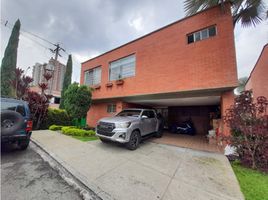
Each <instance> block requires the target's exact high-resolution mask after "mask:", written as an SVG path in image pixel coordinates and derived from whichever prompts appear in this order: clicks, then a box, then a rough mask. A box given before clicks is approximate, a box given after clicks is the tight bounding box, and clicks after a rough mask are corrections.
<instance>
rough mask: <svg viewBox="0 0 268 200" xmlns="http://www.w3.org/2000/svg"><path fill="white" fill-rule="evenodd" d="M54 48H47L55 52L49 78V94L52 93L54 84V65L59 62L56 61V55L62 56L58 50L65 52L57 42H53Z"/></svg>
mask: <svg viewBox="0 0 268 200" xmlns="http://www.w3.org/2000/svg"><path fill="white" fill-rule="evenodd" d="M53 45H54V46H55V47H56V48H55V49H49V50H50V51H51V52H52V53H55V59H54V68H53V69H52V70H51V74H52V78H51V87H50V94H52V89H53V84H54V75H55V74H54V71H55V67H56V65H57V67H58V65H59V63H58V56H60V57H62V56H61V55H60V51H64V52H66V51H65V49H63V48H62V47H61V46H60V44H59V43H57V44H53Z"/></svg>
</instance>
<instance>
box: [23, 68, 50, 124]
mask: <svg viewBox="0 0 268 200" xmlns="http://www.w3.org/2000/svg"><path fill="white" fill-rule="evenodd" d="M43 77H44V79H45V82H43V83H39V84H38V87H39V89H40V90H41V93H38V92H34V91H27V95H26V96H25V98H24V100H25V101H28V104H29V108H30V111H31V115H32V118H33V126H34V129H40V126H41V124H42V122H43V121H44V120H45V119H46V117H47V112H48V106H49V102H50V99H51V98H52V95H49V94H46V93H45V91H46V90H47V89H48V81H49V80H50V79H51V78H52V74H51V73H49V72H45V73H44V74H43Z"/></svg>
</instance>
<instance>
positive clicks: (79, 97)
mask: <svg viewBox="0 0 268 200" xmlns="http://www.w3.org/2000/svg"><path fill="white" fill-rule="evenodd" d="M64 98H65V99H64V108H65V110H66V111H67V113H68V114H69V115H70V116H71V117H72V118H78V119H81V118H84V117H86V116H87V112H88V110H89V108H90V105H91V89H90V88H89V87H87V86H86V85H81V86H79V85H78V83H73V84H71V85H69V87H68V89H67V90H66V91H65V93H64Z"/></svg>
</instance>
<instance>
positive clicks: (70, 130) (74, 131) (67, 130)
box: [49, 125, 95, 137]
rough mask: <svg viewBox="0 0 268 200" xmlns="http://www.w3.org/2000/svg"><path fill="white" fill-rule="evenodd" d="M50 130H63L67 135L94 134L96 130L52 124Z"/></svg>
mask: <svg viewBox="0 0 268 200" xmlns="http://www.w3.org/2000/svg"><path fill="white" fill-rule="evenodd" d="M49 130H52V131H57V130H61V132H62V133H63V134H65V135H72V136H82V137H84V136H94V135H95V131H93V130H84V129H79V128H76V127H74V126H58V125H52V126H50V127H49Z"/></svg>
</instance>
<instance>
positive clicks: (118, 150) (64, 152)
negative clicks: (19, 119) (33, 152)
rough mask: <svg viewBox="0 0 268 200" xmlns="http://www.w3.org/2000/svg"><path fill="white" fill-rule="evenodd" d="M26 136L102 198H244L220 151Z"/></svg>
mask: <svg viewBox="0 0 268 200" xmlns="http://www.w3.org/2000/svg"><path fill="white" fill-rule="evenodd" d="M32 139H33V141H34V142H35V143H37V144H38V145H39V146H41V147H42V148H43V149H44V150H46V151H47V152H48V153H49V154H50V155H51V156H52V157H54V158H55V159H56V160H58V161H59V162H60V163H61V164H62V165H64V166H65V167H66V169H68V170H69V171H70V172H71V173H72V174H73V175H75V176H76V177H77V178H78V179H80V180H81V181H82V182H83V183H84V184H86V185H87V186H88V187H89V188H91V189H92V190H93V191H94V192H95V193H96V194H97V195H98V196H99V197H100V198H102V199H105V200H106V199H118V200H121V199H122V200H125V199H128V200H137V199H138V200H139V199H141V200H147V199H148V200H153V199H163V200H187V199H191V200H192V199H198V200H203V199H204V200H208V199H213V200H223V199H224V200H228V199H230V200H231V199H244V198H243V195H242V193H241V191H240V188H239V185H238V182H237V180H236V178H235V175H234V173H233V171H232V168H231V166H230V164H229V162H228V160H227V159H226V157H225V156H223V155H221V154H216V153H208V152H202V151H194V150H190V149H186V148H179V147H174V146H168V145H162V144H156V143H151V142H146V141H145V142H144V143H142V144H141V145H140V148H139V149H137V150H135V151H129V150H126V149H125V148H123V147H122V146H120V145H114V144H103V143H101V142H100V141H91V142H80V141H79V140H76V139H73V138H71V137H69V136H65V135H62V134H59V133H56V132H51V131H35V132H34V133H33V136H32Z"/></svg>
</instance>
